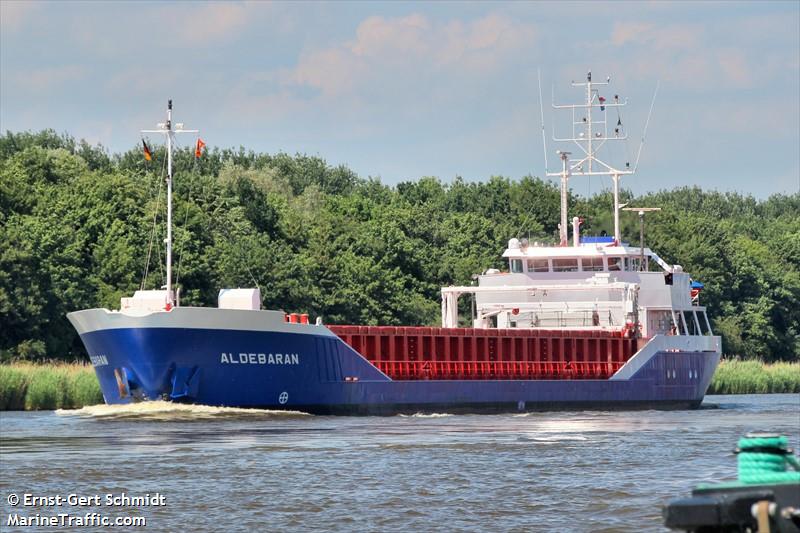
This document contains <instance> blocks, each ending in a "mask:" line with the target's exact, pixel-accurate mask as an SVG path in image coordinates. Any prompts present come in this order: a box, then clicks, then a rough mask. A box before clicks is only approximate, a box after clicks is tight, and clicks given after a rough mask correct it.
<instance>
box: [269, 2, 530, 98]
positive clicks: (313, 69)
mask: <svg viewBox="0 0 800 533" xmlns="http://www.w3.org/2000/svg"><path fill="white" fill-rule="evenodd" d="M536 37H537V32H536V31H535V28H534V27H533V26H532V25H530V24H524V23H520V22H516V21H513V20H511V19H509V18H507V17H504V16H501V15H497V14H489V15H487V16H485V17H482V18H480V19H476V20H473V21H468V22H464V21H461V20H452V21H450V22H446V23H437V22H434V21H431V20H430V19H429V18H427V17H425V16H423V15H420V14H411V15H408V16H405V17H398V18H384V17H369V18H367V19H365V20H364V21H362V22H361V24H359V26H358V28H357V29H356V32H355V36H354V38H353V39H351V40H347V41H344V42H340V43H338V44H336V45H334V46H331V47H328V48H324V49H315V50H310V51H307V52H305V53H304V54H302V55H301V57H300V59H299V61H298V63H297V65H296V66H295V67H294V68H292V69H290V70H288V71H286V72H285V73H284V82H285V83H287V84H290V85H291V84H296V85H306V86H309V87H313V88H316V89H318V90H319V91H320V92H321V93H322V94H324V95H327V96H342V95H344V94H348V93H351V92H352V91H353V90H355V89H356V88H358V87H362V86H363V85H364V84H367V85H371V84H374V83H375V82H376V81H378V82H379V83H381V84H392V83H397V84H400V85H403V86H405V85H408V84H409V83H413V80H415V79H418V78H419V77H420V76H423V75H443V74H446V73H449V74H455V75H458V76H465V75H466V76H475V75H485V74H487V73H489V72H492V71H496V70H499V69H501V68H502V67H503V66H505V65H507V64H508V63H509V61H512V60H514V59H516V58H515V57H514V56H515V55H516V54H520V53H523V50H524V49H525V48H527V47H530V46H531V45H532V44H533V43H534V42H535V41H536ZM525 53H527V52H525Z"/></svg>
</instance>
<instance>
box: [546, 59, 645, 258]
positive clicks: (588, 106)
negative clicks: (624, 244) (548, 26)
mask: <svg viewBox="0 0 800 533" xmlns="http://www.w3.org/2000/svg"><path fill="white" fill-rule="evenodd" d="M610 83H611V78H606V81H604V82H597V81H592V73H591V71H590V72H588V73H587V74H586V81H585V82H580V83H576V82H574V81H573V82H572V86H573V87H584V88H585V90H586V96H585V102H584V103H581V104H556V103H555V102H554V103H553V104H552V107H553V109H556V110H571V111H572V135H571V136H570V137H558V136H556V134H555V127H553V141H555V142H572V143H574V144H575V145H577V146H578V148H579V150H580V152H579V153H578V155H577V156H576V157H571V156H572V153H571V152H567V151H562V150H558V151H556V153H557V154H558V155H559V157H560V158H561V171H560V172H546V175H547V176H549V177H559V178H560V180H561V221H560V224H559V237H560V243H559V244H560V246H567V244H568V229H569V228H568V223H567V200H568V195H569V189H568V184H569V178H570V177H572V176H586V177H591V176H611V179H612V180H613V183H614V239H615V241H616V242H617V243H619V242H620V229H619V209H620V205H619V180H620V178H621V177H622V176H627V175H631V174H633V173H635V172H636V168H635V166H634V168H631V166H630V161H628V162H626V163H625V168H624V169H619V168H616V167H614V166H613V165H611V164H610V163H607V162H605V161H603V160H601V159H600V158H599V157H598V152H599V151H600V149H601V148H602V147H603V145H605V143H606V142H608V141H625V140H627V138H628V135H627V133H626V132H625V131H624V129H623V125H622V119H621V118H620V115H619V113H617V121H616V123H615V125H614V127H613V128H612V129H611V132H610V133H609V128H608V119H607V112H608V109H609V108H617V111H619V108H620V107H623V106H625V105H627V103H628V102H627V99H626V100H624V101H620V98H619V95H617V94H615V95H614V96H613V99H612V100H611V101H607V99H606V98H605V97H604V96H601V95H600V89H599V88H598V87H602V86H605V85H610ZM651 109H652V107H651ZM598 115H599V116H600V119H598V118H597V117H598ZM543 134H544V132H543ZM643 140H644V139H643ZM545 150H546V148H545ZM546 161H547V154H546V152H545V165H546V164H547V163H546ZM574 244H575V246H577V245H578V244H579V243H577V242H576V243H574Z"/></svg>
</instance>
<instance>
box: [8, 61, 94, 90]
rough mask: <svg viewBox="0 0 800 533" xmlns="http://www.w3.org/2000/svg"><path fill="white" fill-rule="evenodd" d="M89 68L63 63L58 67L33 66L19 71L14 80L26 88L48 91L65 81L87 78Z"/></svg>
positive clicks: (16, 83)
mask: <svg viewBox="0 0 800 533" xmlns="http://www.w3.org/2000/svg"><path fill="white" fill-rule="evenodd" d="M88 73H89V70H88V69H87V68H86V67H84V66H82V65H62V66H58V67H44V68H31V69H26V70H24V71H17V72H15V73H14V74H13V77H12V82H13V83H14V84H15V85H17V86H19V87H22V88H24V89H26V90H31V91H48V90H53V89H55V88H57V87H59V86H61V85H63V84H65V83H69V82H74V81H80V80H82V79H84V78H86V76H87V74H88Z"/></svg>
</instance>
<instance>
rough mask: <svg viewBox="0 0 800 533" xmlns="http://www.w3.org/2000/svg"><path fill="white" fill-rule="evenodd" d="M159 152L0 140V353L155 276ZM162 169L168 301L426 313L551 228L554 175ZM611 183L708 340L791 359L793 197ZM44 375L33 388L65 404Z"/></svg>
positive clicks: (795, 326) (797, 275)
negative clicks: (483, 177) (252, 299)
mask: <svg viewBox="0 0 800 533" xmlns="http://www.w3.org/2000/svg"><path fill="white" fill-rule="evenodd" d="M164 157H165V153H164V150H163V147H154V160H153V161H152V162H145V161H144V159H143V158H142V155H141V150H140V147H139V146H136V147H134V148H132V149H131V150H129V151H128V152H126V153H123V154H119V155H113V156H109V155H108V154H107V153H106V152H105V150H103V148H102V147H92V146H89V145H88V144H87V143H86V142H85V141H80V142H76V141H75V140H74V139H73V138H71V137H69V136H68V135H62V134H58V133H56V132H54V131H51V130H46V131H43V132H39V133H30V132H23V133H6V135H5V136H4V137H0V324H1V325H2V327H0V360H5V361H8V360H27V361H41V360H43V359H44V358H45V356H46V355H47V354H59V356H60V357H62V358H64V359H68V360H70V359H71V360H75V359H80V358H82V357H83V356H84V351H83V347H82V345H81V343H80V341H79V339H78V337H77V335H76V334H75V333H74V331H73V329H72V327H71V326H70V324H69V322H68V321H67V320H66V317H65V315H66V313H68V312H70V311H73V310H77V309H85V308H90V307H109V308H115V307H117V306H118V305H119V298H120V297H122V296H126V295H130V294H131V293H132V292H133V291H134V290H136V289H138V288H139V287H141V286H143V287H145V288H157V287H160V286H161V285H163V284H164V271H163V267H162V264H163V256H164V249H163V239H164V236H165V235H164V218H165V202H164V194H165V191H164V186H163V183H164V181H163V177H164V174H163V172H164V168H165V161H164ZM175 168H176V169H177V170H176V180H175V199H174V206H175V209H174V220H175V229H174V236H175V246H174V257H175V261H176V275H177V276H178V283H179V285H180V286H181V302H182V304H184V305H212V306H213V305H215V303H216V298H217V291H218V290H219V289H220V288H222V287H235V286H254V285H258V286H259V287H260V288H261V290H262V298H263V304H264V306H265V307H267V308H275V309H284V310H286V311H290V312H301V313H308V314H310V315H311V316H312V317H316V316H321V317H322V318H323V319H324V320H325V321H326V322H328V323H359V324H388V325H391V324H408V325H436V324H437V323H438V320H439V298H440V295H439V288H440V287H441V286H443V285H451V284H456V285H468V284H470V283H471V282H472V276H473V275H475V274H478V273H480V272H482V271H483V270H485V269H487V268H501V267H503V265H504V261H503V259H502V258H501V257H500V253H501V252H502V250H503V249H504V248H505V245H506V243H507V241H508V239H509V238H511V237H527V238H528V239H530V240H531V241H539V242H554V241H555V239H556V238H557V236H556V233H557V224H558V218H559V189H558V187H557V186H556V185H554V184H553V183H550V182H546V181H542V180H540V179H538V178H534V177H530V176H526V177H523V178H522V179H521V180H519V181H514V180H510V179H508V178H505V177H500V176H494V177H491V178H489V179H488V181H486V182H482V183H472V182H465V181H464V180H462V179H460V178H457V179H456V180H454V181H453V182H452V183H449V184H445V183H442V182H441V181H440V180H438V179H437V178H434V177H424V178H421V179H419V180H417V181H408V182H404V183H400V184H399V185H397V186H396V187H389V186H386V185H383V184H381V183H380V182H379V181H378V180H375V179H360V178H358V177H357V176H356V175H355V174H354V173H353V172H352V171H350V170H349V169H347V168H345V167H331V166H329V165H327V164H326V163H325V161H324V160H322V159H320V158H319V157H312V156H306V155H295V156H291V155H288V154H283V153H279V154H274V155H270V154H257V153H254V152H252V151H249V152H248V151H246V150H244V149H243V148H239V149H238V150H232V149H225V150H219V149H212V150H209V152H208V153H207V154H206V155H204V156H203V158H201V159H200V160H195V158H194V156H193V151H192V150H190V149H184V150H181V151H178V152H177V153H176V154H175ZM622 198H623V201H628V202H634V203H635V204H643V205H653V206H658V207H661V208H662V209H663V211H661V212H660V213H653V214H651V215H649V216H648V219H647V239H648V242H647V244H648V246H650V247H651V248H653V249H654V250H656V251H657V252H658V253H659V255H661V256H662V257H663V258H664V259H665V260H666V261H668V262H670V263H679V264H681V265H682V266H683V267H684V269H685V270H686V271H688V272H690V273H691V274H692V276H693V277H694V278H695V279H698V280H700V281H702V282H704V283H705V285H706V289H705V290H704V291H703V294H702V296H701V300H702V304H703V305H706V306H707V307H708V311H709V314H710V317H711V320H712V325H713V326H714V328H715V330H716V331H717V332H718V333H720V334H721V335H722V336H723V347H724V351H725V352H726V353H728V354H737V355H740V356H742V357H754V358H761V359H763V360H767V361H771V360H797V359H798V358H800V230H798V228H800V194H795V195H789V196H787V195H776V196H773V197H771V198H769V199H767V200H764V201H757V200H755V199H754V198H752V197H748V196H741V195H738V194H723V193H718V192H708V191H702V190H700V189H697V188H682V189H675V190H671V191H660V192H657V193H653V194H648V195H646V196H643V197H639V198H635V197H634V196H633V195H632V194H631V193H630V192H629V191H622ZM569 202H570V209H571V213H573V214H575V215H578V216H582V217H584V218H585V219H586V223H585V225H584V231H585V232H586V233H589V234H595V235H597V234H600V233H601V232H602V231H605V232H607V233H610V232H611V231H612V216H611V194H610V192H609V191H601V192H599V193H598V194H596V195H595V196H593V197H591V198H580V197H576V196H570V199H569ZM154 222H155V225H154ZM622 229H623V238H624V239H625V240H630V241H631V242H633V243H636V242H638V224H637V221H636V219H635V217H633V216H630V215H627V214H623V216H622ZM148 250H149V256H148ZM148 257H149V260H148ZM62 378H63V376H62ZM62 378H59V377H58V376H55V375H54V377H51V378H48V379H51V380H55V382H57V381H58V380H59V379H62ZM63 379H66V378H63ZM47 390H49V389H48V388H47V387H45V388H43V389H42V390H41V391H38V389H35V390H34V393H35V394H36V395H38V396H37V398H39V397H40V399H37V400H36V401H37V402H39V401H41V402H44V403H48V404H49V403H52V402H55V403H56V404H58V403H59V402H61V403H62V404H65V403H66V402H67V400H65V399H64V398H61V399H59V398H57V397H53V398H51V397H49V396H47V394H46V391H47Z"/></svg>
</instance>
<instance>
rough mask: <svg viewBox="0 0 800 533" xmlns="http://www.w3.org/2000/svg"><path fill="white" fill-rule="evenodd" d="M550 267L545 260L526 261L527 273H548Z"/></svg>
mask: <svg viewBox="0 0 800 533" xmlns="http://www.w3.org/2000/svg"><path fill="white" fill-rule="evenodd" d="M549 270H550V265H549V264H548V262H547V259H528V272H548V271H549Z"/></svg>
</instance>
